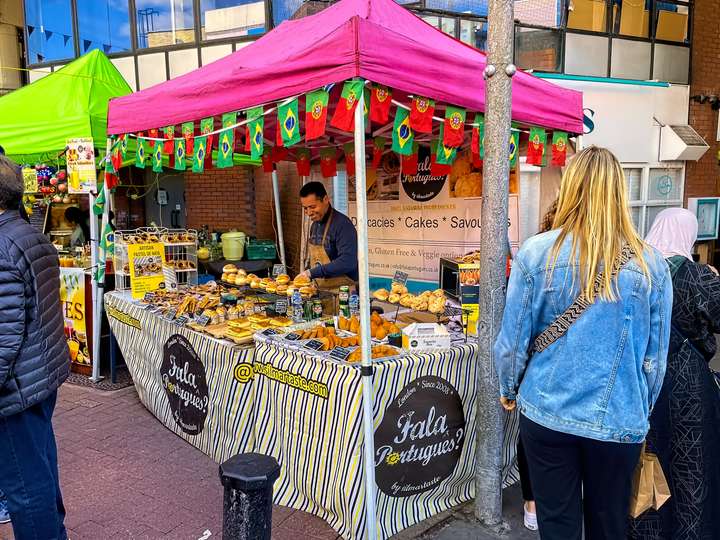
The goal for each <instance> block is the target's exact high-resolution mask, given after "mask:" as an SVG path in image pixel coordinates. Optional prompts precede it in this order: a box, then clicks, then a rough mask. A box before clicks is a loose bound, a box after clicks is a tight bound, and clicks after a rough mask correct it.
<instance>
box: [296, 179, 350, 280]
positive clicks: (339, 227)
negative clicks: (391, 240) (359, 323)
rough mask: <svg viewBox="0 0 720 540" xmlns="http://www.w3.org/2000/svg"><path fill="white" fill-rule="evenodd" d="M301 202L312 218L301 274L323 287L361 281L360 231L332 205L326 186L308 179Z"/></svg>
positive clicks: (302, 190)
mask: <svg viewBox="0 0 720 540" xmlns="http://www.w3.org/2000/svg"><path fill="white" fill-rule="evenodd" d="M300 202H301V203H302V207H303V211H304V212H305V215H307V217H309V218H310V220H311V221H312V225H311V226H310V235H309V237H308V246H307V252H308V260H307V263H308V264H307V268H308V269H307V270H306V271H305V272H303V273H302V274H301V275H302V276H305V277H306V278H309V279H313V280H315V281H316V282H317V284H318V286H319V287H320V288H321V289H323V290H328V291H335V290H337V289H339V288H340V287H341V286H343V285H348V286H350V287H354V286H355V285H356V284H357V281H358V260H357V249H358V248H357V231H356V230H355V226H354V225H353V223H352V221H350V218H348V217H347V216H346V215H345V214H342V213H340V212H338V211H337V210H335V209H334V208H333V207H332V206H331V205H330V198H329V197H328V194H327V191H326V190H325V186H324V185H323V184H322V183H321V182H309V183H307V184H305V185H304V186H303V187H302V189H301V190H300Z"/></svg>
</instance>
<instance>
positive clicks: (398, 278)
mask: <svg viewBox="0 0 720 540" xmlns="http://www.w3.org/2000/svg"><path fill="white" fill-rule="evenodd" d="M408 277H409V276H408V273H407V272H401V271H400V270H398V271H396V272H395V276H394V277H393V283H398V284H400V285H405V284H406V283H407V280H408Z"/></svg>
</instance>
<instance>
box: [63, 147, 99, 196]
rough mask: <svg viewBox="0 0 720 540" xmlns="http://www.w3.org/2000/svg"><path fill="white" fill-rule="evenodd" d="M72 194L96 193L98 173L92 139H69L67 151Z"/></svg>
mask: <svg viewBox="0 0 720 540" xmlns="http://www.w3.org/2000/svg"><path fill="white" fill-rule="evenodd" d="M65 160H66V162H67V174H68V178H69V188H68V191H69V192H70V193H96V192H97V171H96V168H95V145H94V143H93V140H92V138H80V139H68V141H67V145H66V151H65Z"/></svg>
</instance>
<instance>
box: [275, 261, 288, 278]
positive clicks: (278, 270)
mask: <svg viewBox="0 0 720 540" xmlns="http://www.w3.org/2000/svg"><path fill="white" fill-rule="evenodd" d="M284 273H285V265H284V264H274V265H273V270H272V275H273V277H278V276H279V275H280V274H284Z"/></svg>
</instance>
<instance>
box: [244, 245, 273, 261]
mask: <svg viewBox="0 0 720 540" xmlns="http://www.w3.org/2000/svg"><path fill="white" fill-rule="evenodd" d="M247 258H248V260H249V261H259V260H270V261H273V260H275V259H276V258H277V247H276V246H275V242H273V241H272V240H253V241H251V242H248V245H247Z"/></svg>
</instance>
